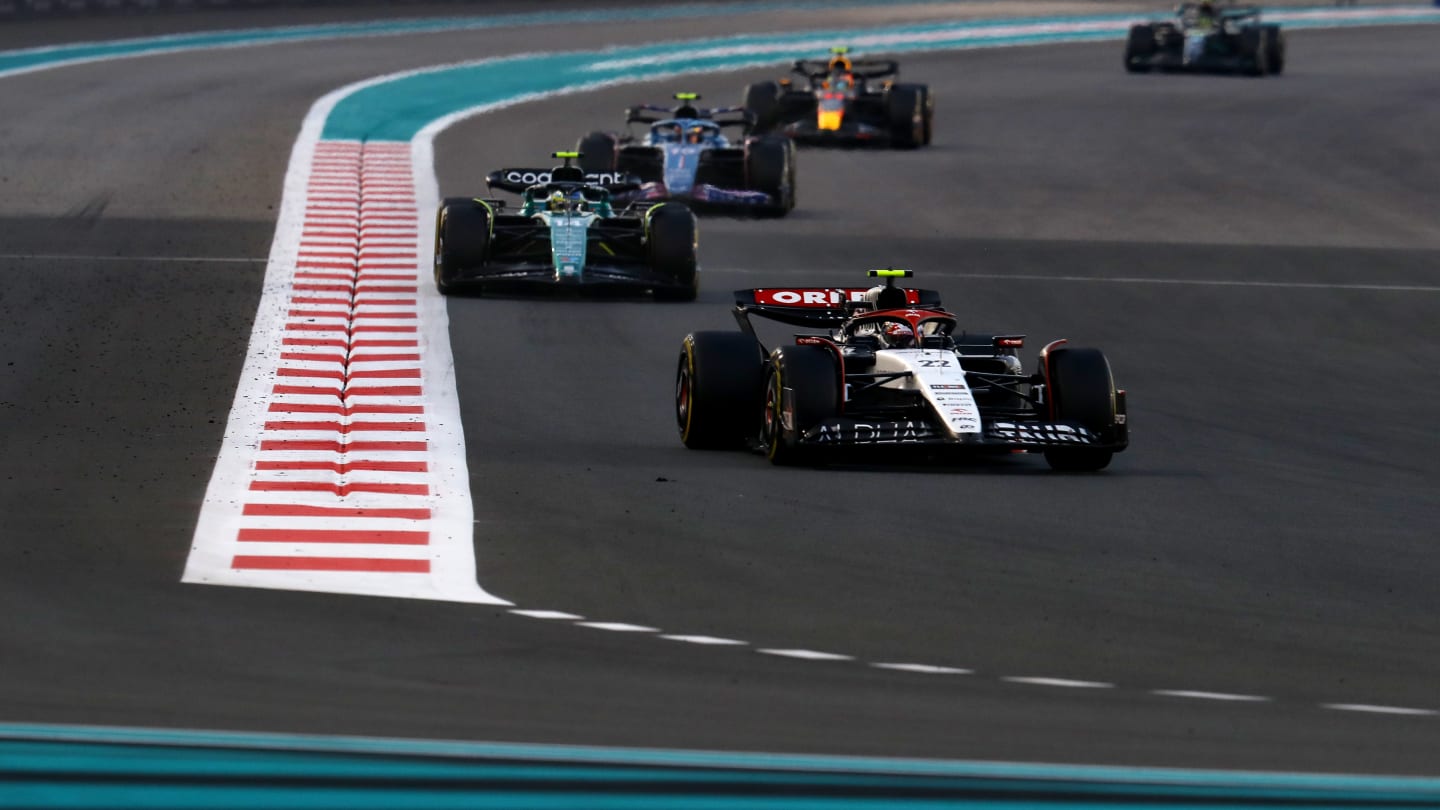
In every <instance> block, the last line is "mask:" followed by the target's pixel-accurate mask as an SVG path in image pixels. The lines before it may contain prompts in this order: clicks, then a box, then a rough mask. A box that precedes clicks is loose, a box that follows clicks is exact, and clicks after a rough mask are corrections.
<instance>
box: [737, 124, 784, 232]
mask: <svg viewBox="0 0 1440 810" xmlns="http://www.w3.org/2000/svg"><path fill="white" fill-rule="evenodd" d="M745 186H746V188H749V189H751V190H752V191H763V192H765V193H766V194H769V195H770V196H771V198H773V200H774V203H773V204H771V205H767V206H764V207H763V208H762V210H761V213H762V214H764V215H767V216H772V217H783V216H785V215H786V214H788V213H790V209H792V208H794V207H795V142H794V141H792V140H790V139H789V138H782V137H766V138H758V139H755V140H752V141H750V143H748V144H746V146H745Z"/></svg>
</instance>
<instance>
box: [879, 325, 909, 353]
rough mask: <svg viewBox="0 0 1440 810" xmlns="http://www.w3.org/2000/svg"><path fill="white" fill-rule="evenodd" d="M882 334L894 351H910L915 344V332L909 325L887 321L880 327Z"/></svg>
mask: <svg viewBox="0 0 1440 810" xmlns="http://www.w3.org/2000/svg"><path fill="white" fill-rule="evenodd" d="M880 333H881V334H882V335H884V336H885V342H886V343H887V344H889V346H890V348H892V349H908V348H910V347H911V346H913V345H914V344H915V330H914V329H911V328H910V324H908V323H900V322H899V321H886V322H885V325H884V326H881V327H880Z"/></svg>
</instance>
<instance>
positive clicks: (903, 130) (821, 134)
mask: <svg viewBox="0 0 1440 810" xmlns="http://www.w3.org/2000/svg"><path fill="white" fill-rule="evenodd" d="M846 52H847V49H846V48H832V49H831V54H832V55H831V58H830V59H829V60H828V61H826V60H824V59H800V60H797V61H796V62H795V64H794V66H793V67H792V68H791V72H792V73H794V74H796V76H798V77H799V78H800V81H796V80H794V79H791V78H788V77H787V78H782V79H780V80H778V81H766V82H757V83H755V84H752V85H750V86H749V87H748V88H746V90H745V109H746V110H747V111H748V112H749V113H750V115H752V116H753V117H754V119H755V131H756V132H779V133H783V134H785V135H788V136H790V137H791V138H794V139H795V140H796V141H799V142H800V143H805V144H815V145H830V146H867V145H873V146H896V147H900V148H904V149H909V148H914V147H917V146H924V145H926V144H928V143H930V137H931V133H932V129H933V123H934V118H935V99H934V97H932V96H931V95H930V87H929V86H928V85H923V84H897V83H896V82H895V77H896V76H897V75H899V73H900V65H899V63H898V62H895V61H893V60H890V59H855V60H852V59H851V58H850V57H849V56H847V55H846Z"/></svg>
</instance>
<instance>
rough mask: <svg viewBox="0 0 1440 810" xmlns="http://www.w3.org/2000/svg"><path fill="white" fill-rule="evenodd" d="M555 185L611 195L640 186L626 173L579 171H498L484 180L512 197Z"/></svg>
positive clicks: (636, 180) (488, 184)
mask: <svg viewBox="0 0 1440 810" xmlns="http://www.w3.org/2000/svg"><path fill="white" fill-rule="evenodd" d="M567 168H568V167H567ZM554 183H565V184H569V185H576V186H597V187H600V188H603V189H605V190H606V191H608V192H610V193H612V194H617V193H620V192H625V191H634V190H635V189H637V188H639V187H640V181H639V179H638V178H637V177H635V176H634V175H632V174H629V173H626V172H589V173H585V172H581V171H580V170H579V169H574V170H573V176H572V175H571V174H569V173H562V174H561V175H560V176H556V173H555V171H554V170H552V169H498V170H496V171H493V172H491V173H490V174H488V175H486V177H485V185H486V186H487V187H489V188H492V189H497V190H499V191H508V192H510V193H512V194H523V193H524V192H525V190H526V189H528V188H531V187H534V186H548V185H551V184H554Z"/></svg>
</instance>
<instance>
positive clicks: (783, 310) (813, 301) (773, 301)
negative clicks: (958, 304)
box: [735, 287, 941, 334]
mask: <svg viewBox="0 0 1440 810" xmlns="http://www.w3.org/2000/svg"><path fill="white" fill-rule="evenodd" d="M870 289H871V288H869V287H761V288H759V289H754V290H736V291H735V319H736V320H737V321H739V323H740V328H741V329H743V330H745V331H746V332H749V333H751V334H753V333H754V329H753V327H751V325H750V316H751V315H759V316H760V317H762V318H766V319H769V320H772V321H777V322H779V323H783V324H788V325H790V326H801V327H806V328H809V329H834V328H836V327H839V326H842V325H844V323H845V322H846V321H848V320H850V318H851V317H852V316H853V315H854V314H855V310H856V309H857V307H856V305H857V304H862V305H863V304H864V303H865V293H867V292H869V291H870ZM905 300H906V303H908V304H910V305H911V306H914V307H917V308H920V309H940V307H941V304H940V293H938V292H936V291H935V290H912V289H906V290H905Z"/></svg>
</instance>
